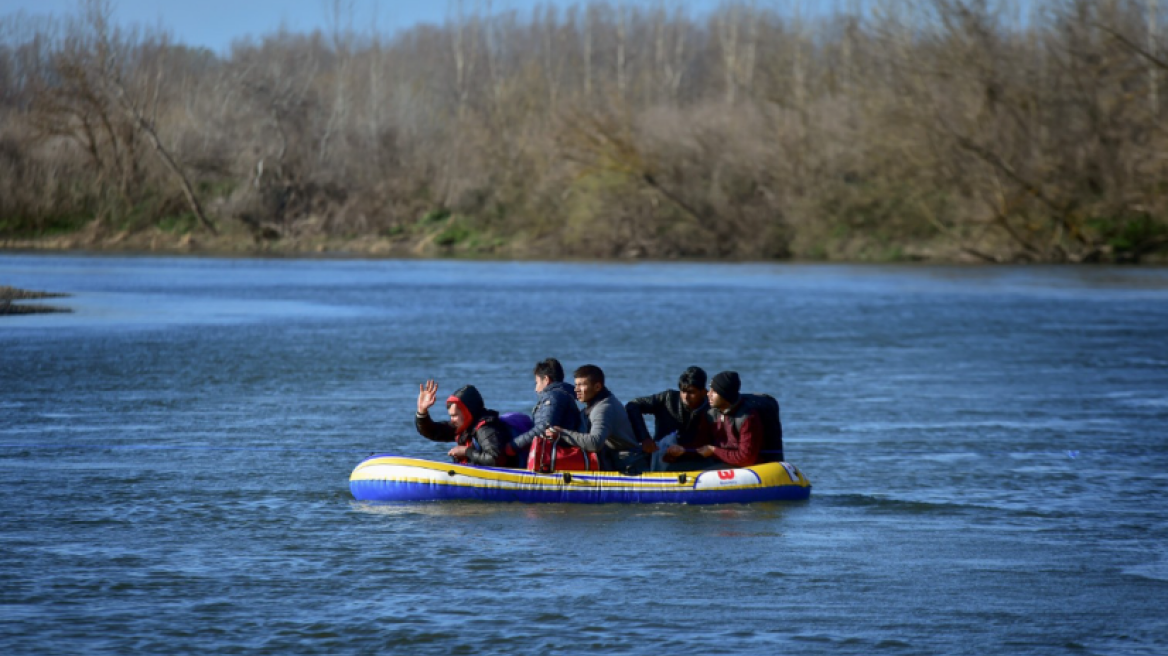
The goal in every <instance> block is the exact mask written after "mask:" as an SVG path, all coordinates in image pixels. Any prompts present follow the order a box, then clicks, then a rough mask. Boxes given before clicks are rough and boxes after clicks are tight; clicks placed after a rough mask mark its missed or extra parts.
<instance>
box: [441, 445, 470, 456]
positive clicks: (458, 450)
mask: <svg viewBox="0 0 1168 656" xmlns="http://www.w3.org/2000/svg"><path fill="white" fill-rule="evenodd" d="M469 449H470V447H469V446H456V447H454V448H453V449H451V450H450V451H448V452H447V454H446V455H448V456H450V457H451V458H465V457H466V452H467V451H468V450H469Z"/></svg>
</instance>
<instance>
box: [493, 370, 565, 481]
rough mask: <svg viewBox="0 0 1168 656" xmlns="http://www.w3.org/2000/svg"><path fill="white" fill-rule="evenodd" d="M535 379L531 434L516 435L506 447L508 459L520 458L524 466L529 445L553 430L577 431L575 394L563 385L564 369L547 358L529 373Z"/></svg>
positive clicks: (529, 432) (528, 432)
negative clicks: (559, 428)
mask: <svg viewBox="0 0 1168 656" xmlns="http://www.w3.org/2000/svg"><path fill="white" fill-rule="evenodd" d="M532 374H533V375H534V376H535V392H536V394H537V395H538V396H537V397H536V401H535V407H534V408H532V410H531V418H532V421H533V422H534V423H533V425H532V427H531V430H529V431H527V432H526V433H523V434H522V435H517V436H516V437H515V439H513V440H511V443H510V444H508V445H507V455H509V456H519V460H520V461H522V462H521V463H520V466H522V463H523V462H526V458H525V457H524V452H525V451H527V449H529V448H530V447H531V442H532V441H533V440H534V439H535V438H536V437H538V436H540V435H543V433H544V431H546V430H547V429H548V428H550V427H552V426H561V427H563V428H566V429H568V430H576V429H577V428H579V427H580V413H579V411H578V410H577V409H576V392H575V390H573V389H572V386H571V385H568V384H567V383H565V382H564V367H563V366H562V365H560V361H559V360H557V359H555V358H548V359H546V360H544V361H543V362H540V363H538V364H536V365H535V369H534V370H533V371H532Z"/></svg>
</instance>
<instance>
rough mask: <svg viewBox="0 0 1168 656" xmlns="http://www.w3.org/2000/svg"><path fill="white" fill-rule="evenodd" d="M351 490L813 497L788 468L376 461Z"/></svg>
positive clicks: (519, 497) (681, 499)
mask: <svg viewBox="0 0 1168 656" xmlns="http://www.w3.org/2000/svg"><path fill="white" fill-rule="evenodd" d="M349 487H350V489H351V490H352V491H353V496H354V497H355V498H356V499H357V500H359V501H443V500H447V499H473V500H478V501H521V502H525V503H688V504H713V503H752V502H756V501H802V500H805V499H807V498H809V497H810V496H811V482H810V481H808V480H807V477H805V476H804V475H803V473H802V472H800V471H799V470H798V468H796V467H795V466H794V465H792V464H790V463H786V462H771V463H766V464H762V465H755V466H753V467H743V468H727V469H719V470H710V471H695V472H684V473H681V472H677V473H649V474H641V475H640V476H625V475H622V474H619V473H617V472H583V471H581V472H555V473H552V474H540V473H535V472H530V471H527V470H525V469H505V468H502V467H483V466H479V465H456V464H451V463H441V462H434V461H432V460H422V459H419V458H401V457H397V456H391V455H375V456H370V457H368V458H366V459H365V460H363V461H361V463H359V464H358V465H357V467H356V468H355V469H354V470H353V473H352V475H351V476H350V477H349Z"/></svg>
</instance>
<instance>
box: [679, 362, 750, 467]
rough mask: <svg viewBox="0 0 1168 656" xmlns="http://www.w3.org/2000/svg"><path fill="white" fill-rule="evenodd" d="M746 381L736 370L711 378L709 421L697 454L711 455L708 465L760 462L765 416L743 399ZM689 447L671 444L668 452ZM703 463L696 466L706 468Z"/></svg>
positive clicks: (707, 456)
mask: <svg viewBox="0 0 1168 656" xmlns="http://www.w3.org/2000/svg"><path fill="white" fill-rule="evenodd" d="M741 389H742V381H741V380H739V378H738V372H736V371H723V372H722V373H720V374H718V375H717V376H714V378H713V380H711V381H710V395H709V398H710V411H709V415H708V416H709V422H707V424H706V427H705V428H706V430H705V431H704V432H705V435H704V437H705V438H706V439H704V440H701V441H700V443H701V444H703V446H700V447H699V448H698V449H697V454H698V455H700V456H702V457H704V458H707V459H708V460H707V462H706V463H705V466H704V468H706V469H708V468H711V467H720V466H724V465H730V466H731V467H749V466H750V465H753V464H755V463H757V462H758V456H759V452H760V451H761V450H762V445H763V441H764V439H765V435H764V431H763V423H762V418H761V417H759V416H758V412H757V411H755V410H754V409H752V408H748V407H747V405H746V404H745V403H743V402H742V394H741ZM684 452H685V449H684V448H682V447H680V446H671V447H669V449H667V450H666V454H668V455H674V457H676V456H677V455H681V454H682V453H684ZM702 468H703V467H700V466H699V467H695V469H702Z"/></svg>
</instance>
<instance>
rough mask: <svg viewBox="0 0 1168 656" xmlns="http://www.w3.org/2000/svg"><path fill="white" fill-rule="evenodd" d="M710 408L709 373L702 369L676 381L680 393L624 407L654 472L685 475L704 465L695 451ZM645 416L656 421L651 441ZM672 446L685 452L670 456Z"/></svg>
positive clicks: (689, 371) (663, 394) (669, 392)
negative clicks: (668, 451) (681, 472)
mask: <svg viewBox="0 0 1168 656" xmlns="http://www.w3.org/2000/svg"><path fill="white" fill-rule="evenodd" d="M709 407H710V406H709V402H708V401H707V392H706V372H705V371H704V370H703V369H702V368H701V367H690V368H688V369H686V370H685V371H683V372H682V374H681V376H680V377H679V378H678V379H677V389H675V390H665V391H664V392H660V393H658V394H654V395H653V396H642V397H640V398H636V399H633V400H632V401H629V402H628V404H627V405H625V411H626V412H628V414H629V421H630V422H631V423H632V425H633V430H634V431H635V432H636V434H637V437H638V438H640V439H641V444H642V445H644V450H645V452H647V453H652V454H653V467H652V469H653V471H686V470H688V469H692V468H694V465H700V464H701V463H702V461H703V458H702V457H701V456H699V455H697V454H696V453H694V452H693V450H694V449H696V448H697V447H699V446H701V443H699V439H701V435H700V432H701V429H702V426H703V424H704V423H705V422H706V411H707V410H708V409H709ZM645 415H651V416H652V417H653V437H652V438H650V437H649V428H648V426H646V424H645ZM673 445H679V446H681V447H682V448H683V449H685V451H683V452H681V454H680V455H673V456H671V455H669V454H668V453H667V452H666V450H667V449H668V448H669V447H671V446H673ZM659 449H660V451H659ZM675 453H677V452H676V451H675ZM667 463H668V464H667Z"/></svg>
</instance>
